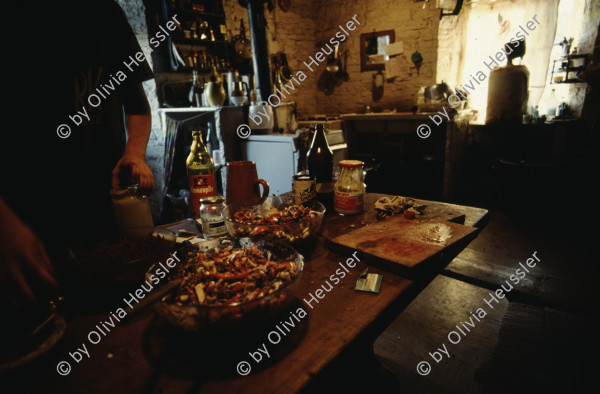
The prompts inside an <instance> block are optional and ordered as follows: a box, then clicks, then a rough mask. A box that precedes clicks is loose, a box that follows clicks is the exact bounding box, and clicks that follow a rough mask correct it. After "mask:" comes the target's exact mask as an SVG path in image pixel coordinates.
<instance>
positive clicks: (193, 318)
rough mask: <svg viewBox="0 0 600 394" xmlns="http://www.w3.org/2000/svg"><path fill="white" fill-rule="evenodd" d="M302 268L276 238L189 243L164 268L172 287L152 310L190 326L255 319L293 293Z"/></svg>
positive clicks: (208, 326)
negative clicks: (182, 254) (169, 267)
mask: <svg viewBox="0 0 600 394" xmlns="http://www.w3.org/2000/svg"><path fill="white" fill-rule="evenodd" d="M153 268H154V267H153ZM153 268H151V269H150V270H149V271H148V273H147V277H149V276H150V275H152V272H153ZM303 269H304V261H303V258H302V256H301V255H300V254H299V253H298V252H297V251H296V250H295V249H294V248H292V247H291V246H289V245H287V244H284V243H281V242H276V241H270V240H258V241H253V240H251V239H249V238H244V239H237V240H232V239H222V240H214V243H212V242H211V243H201V244H197V245H190V246H188V247H187V248H186V250H185V259H184V260H183V261H182V262H181V263H179V264H178V265H177V266H176V268H175V270H174V271H173V272H171V273H170V274H169V281H168V282H167V284H165V286H168V287H170V288H172V290H171V291H169V292H168V293H167V294H166V295H165V296H163V297H162V299H161V300H160V302H158V303H157V304H156V306H155V308H156V312H157V313H158V315H160V316H161V317H162V318H164V319H165V320H166V321H167V322H168V323H170V324H171V325H172V326H174V327H177V328H180V329H182V330H184V331H192V332H193V331H196V332H197V331H220V330H223V329H227V328H232V327H234V326H236V325H238V324H239V323H241V322H243V323H244V324H251V323H252V322H260V321H263V320H264V319H265V318H268V317H270V316H274V315H276V314H277V313H279V312H280V311H281V310H282V309H283V308H285V307H286V306H287V305H289V303H290V302H291V301H292V300H293V299H295V297H296V294H295V292H296V290H297V287H298V282H299V279H300V276H301V274H302V270H303Z"/></svg>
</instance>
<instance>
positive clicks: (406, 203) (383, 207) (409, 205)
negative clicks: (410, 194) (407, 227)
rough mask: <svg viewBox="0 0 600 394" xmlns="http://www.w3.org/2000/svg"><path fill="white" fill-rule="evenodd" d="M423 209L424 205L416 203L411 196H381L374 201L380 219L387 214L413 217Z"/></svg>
mask: <svg viewBox="0 0 600 394" xmlns="http://www.w3.org/2000/svg"><path fill="white" fill-rule="evenodd" d="M424 209H425V205H422V204H418V203H417V202H416V201H415V200H413V199H412V198H407V197H402V196H394V197H381V198H380V199H379V200H377V201H375V210H376V211H377V217H378V218H380V219H382V218H384V217H386V216H388V215H399V214H404V217H405V218H407V219H413V218H414V217H415V215H422V214H423V210H424ZM407 212H409V213H407Z"/></svg>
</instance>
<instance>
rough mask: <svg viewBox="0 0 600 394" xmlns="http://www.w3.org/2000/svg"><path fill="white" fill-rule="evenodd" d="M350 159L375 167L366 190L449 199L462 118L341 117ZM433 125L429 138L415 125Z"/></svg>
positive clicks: (461, 145) (459, 152)
mask: <svg viewBox="0 0 600 394" xmlns="http://www.w3.org/2000/svg"><path fill="white" fill-rule="evenodd" d="M342 120H343V121H344V124H343V125H344V132H345V133H346V140H347V141H348V156H349V158H350V159H358V160H362V161H364V162H365V163H366V165H367V166H369V167H371V168H373V169H372V170H370V171H369V172H368V174H367V178H366V183H367V190H368V191H369V192H374V193H386V194H399V195H404V196H412V197H419V198H425V199H437V200H440V199H444V200H449V199H451V197H452V194H453V189H454V187H455V177H456V173H457V172H458V171H459V167H460V163H461V158H462V151H463V149H464V146H465V144H464V140H465V135H466V121H462V120H460V121H458V122H455V121H449V122H446V121H444V122H443V123H442V124H441V125H440V126H435V125H433V124H432V122H431V120H430V119H429V116H428V115H425V114H417V115H410V114H391V113H390V114H385V113H381V114H362V115H342ZM421 124H427V125H429V126H430V127H431V135H430V136H429V137H428V138H420V137H419V136H418V135H417V131H416V130H417V127H419V125H421Z"/></svg>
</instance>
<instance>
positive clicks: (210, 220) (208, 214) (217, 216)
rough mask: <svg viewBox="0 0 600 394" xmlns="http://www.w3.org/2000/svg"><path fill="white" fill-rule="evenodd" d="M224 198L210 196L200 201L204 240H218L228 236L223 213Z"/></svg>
mask: <svg viewBox="0 0 600 394" xmlns="http://www.w3.org/2000/svg"><path fill="white" fill-rule="evenodd" d="M224 201H225V198H224V197H223V196H209V197H203V198H201V199H200V221H201V222H202V235H203V236H204V238H209V239H210V238H218V237H221V236H223V235H225V234H227V227H226V226H225V220H224V219H223V216H222V215H221V212H222V211H223V202H224Z"/></svg>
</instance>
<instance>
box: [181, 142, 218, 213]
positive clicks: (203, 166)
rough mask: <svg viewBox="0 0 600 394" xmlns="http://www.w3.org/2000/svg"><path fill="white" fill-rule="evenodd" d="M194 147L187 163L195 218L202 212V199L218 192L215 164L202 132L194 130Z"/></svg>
mask: <svg viewBox="0 0 600 394" xmlns="http://www.w3.org/2000/svg"><path fill="white" fill-rule="evenodd" d="M192 136H193V138H194V140H193V142H192V149H191V151H190V155H189V156H188V158H187V160H186V162H185V165H186V168H187V175H188V186H189V188H190V194H191V197H190V199H191V210H192V215H193V216H194V218H197V217H198V216H199V214H200V199H201V198H203V197H208V196H214V195H216V194H217V190H216V187H215V165H214V163H213V159H212V157H211V156H210V154H209V153H208V152H207V150H206V146H204V142H203V141H202V132H201V131H193V132H192Z"/></svg>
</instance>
